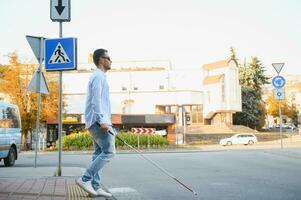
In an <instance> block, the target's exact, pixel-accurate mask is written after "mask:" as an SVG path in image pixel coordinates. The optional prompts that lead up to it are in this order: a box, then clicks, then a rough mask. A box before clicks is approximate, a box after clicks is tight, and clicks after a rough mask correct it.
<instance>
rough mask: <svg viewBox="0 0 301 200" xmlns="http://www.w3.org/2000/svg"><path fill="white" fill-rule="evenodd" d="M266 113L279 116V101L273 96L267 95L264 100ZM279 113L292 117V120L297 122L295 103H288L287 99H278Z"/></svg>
mask: <svg viewBox="0 0 301 200" xmlns="http://www.w3.org/2000/svg"><path fill="white" fill-rule="evenodd" d="M266 104H267V113H268V114H269V115H272V116H273V117H279V101H277V100H275V99H274V97H273V96H271V95H270V96H268V98H267V100H266ZM280 108H281V115H286V116H287V117H289V118H291V119H292V122H293V123H294V124H295V125H297V124H298V110H297V108H296V105H295V104H291V105H289V103H288V101H287V100H281V101H280Z"/></svg>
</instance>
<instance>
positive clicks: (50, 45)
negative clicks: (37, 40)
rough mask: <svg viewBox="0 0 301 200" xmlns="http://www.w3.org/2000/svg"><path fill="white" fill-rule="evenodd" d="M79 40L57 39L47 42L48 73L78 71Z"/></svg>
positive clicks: (46, 65)
mask: <svg viewBox="0 0 301 200" xmlns="http://www.w3.org/2000/svg"><path fill="white" fill-rule="evenodd" d="M76 52H77V39H76V38H56V39H46V40H45V68H46V71H64V70H76V68H77V53H76Z"/></svg>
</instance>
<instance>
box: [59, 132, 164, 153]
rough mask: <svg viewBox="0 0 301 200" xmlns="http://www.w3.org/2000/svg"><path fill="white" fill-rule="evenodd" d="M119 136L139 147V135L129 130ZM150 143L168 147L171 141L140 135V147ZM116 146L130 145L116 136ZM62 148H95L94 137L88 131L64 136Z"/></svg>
mask: <svg viewBox="0 0 301 200" xmlns="http://www.w3.org/2000/svg"><path fill="white" fill-rule="evenodd" d="M118 137H120V138H121V139H122V140H124V141H125V142H127V143H128V144H130V145H131V146H133V147H136V148H137V147H138V135H136V134H131V133H129V132H120V133H118ZM148 140H149V145H150V147H151V148H159V147H166V146H168V145H169V142H168V140H167V139H166V138H164V137H162V136H160V135H149V138H148V135H139V147H140V148H147V146H148ZM115 146H116V148H117V149H118V148H121V149H125V148H126V149H127V148H128V147H127V146H126V145H125V144H124V143H123V142H121V141H120V140H118V139H117V138H116V140H115ZM62 148H63V149H64V150H85V149H93V142H92V137H91V135H90V133H89V132H88V131H85V132H79V133H72V134H70V135H66V136H63V137H62Z"/></svg>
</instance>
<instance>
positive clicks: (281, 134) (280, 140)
mask: <svg viewBox="0 0 301 200" xmlns="http://www.w3.org/2000/svg"><path fill="white" fill-rule="evenodd" d="M278 107H279V118H280V141H281V149H283V141H282V116H281V106H280V100H278Z"/></svg>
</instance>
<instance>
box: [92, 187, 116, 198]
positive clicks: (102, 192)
mask: <svg viewBox="0 0 301 200" xmlns="http://www.w3.org/2000/svg"><path fill="white" fill-rule="evenodd" d="M96 193H97V196H102V197H112V194H111V193H108V192H106V191H104V190H103V189H101V188H99V189H98V190H96Z"/></svg>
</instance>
